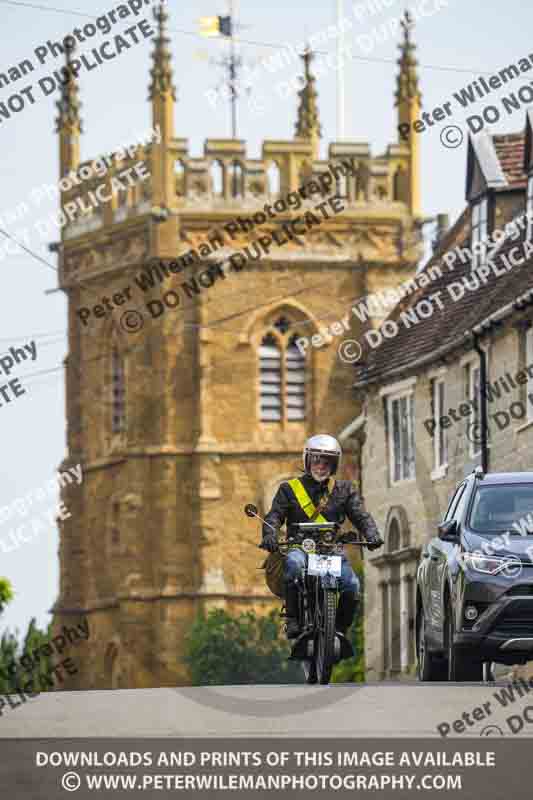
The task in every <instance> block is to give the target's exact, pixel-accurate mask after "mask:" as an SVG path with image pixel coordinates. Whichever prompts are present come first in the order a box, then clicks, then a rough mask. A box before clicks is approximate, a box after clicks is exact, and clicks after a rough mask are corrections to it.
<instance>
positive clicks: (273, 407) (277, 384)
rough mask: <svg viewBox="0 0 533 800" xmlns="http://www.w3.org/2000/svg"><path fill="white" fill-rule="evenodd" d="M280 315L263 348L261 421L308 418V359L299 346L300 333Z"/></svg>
mask: <svg viewBox="0 0 533 800" xmlns="http://www.w3.org/2000/svg"><path fill="white" fill-rule="evenodd" d="M290 329H291V324H290V322H289V321H288V320H287V319H286V318H285V317H279V319H277V320H276V322H275V323H274V325H273V326H272V327H271V329H270V330H269V331H268V333H267V334H266V335H265V336H264V337H263V339H262V341H261V346H260V348H259V381H260V419H261V422H296V421H303V420H305V411H306V408H305V406H306V360H305V356H304V355H302V353H301V352H300V350H299V349H298V347H297V346H296V340H297V339H298V334H296V333H292V332H291V330H290Z"/></svg>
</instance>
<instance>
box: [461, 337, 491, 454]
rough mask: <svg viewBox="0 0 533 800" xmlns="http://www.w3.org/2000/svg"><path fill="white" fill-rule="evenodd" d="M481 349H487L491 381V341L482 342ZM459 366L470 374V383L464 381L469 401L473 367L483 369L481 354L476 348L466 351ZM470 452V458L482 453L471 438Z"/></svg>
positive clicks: (488, 370)
mask: <svg viewBox="0 0 533 800" xmlns="http://www.w3.org/2000/svg"><path fill="white" fill-rule="evenodd" d="M481 349H482V350H484V351H485V355H486V357H487V381H490V346H489V343H488V342H483V343H482V344H481ZM459 367H460V368H461V369H462V370H463V371H466V374H467V375H468V381H469V383H468V385H467V383H466V380H465V381H464V386H465V388H466V395H465V397H464V400H466V402H469V401H470V400H471V397H472V396H473V387H472V375H473V372H472V368H474V369H476V368H477V369H479V370H480V369H481V368H480V364H479V356H478V354H477V353H476V351H475V350H473V351H472V350H471V351H469V352H468V353H465V354H464V355H463V356H461V358H460V359H459ZM480 380H481V372H480ZM467 419H468V418H467ZM468 424H469V423H468V422H467V425H468ZM468 453H469V455H470V458H478V457H479V455H480V454H481V446H480V449H479V450H478V451H476V450H475V445H474V442H473V441H471V440H470V439H469V443H468Z"/></svg>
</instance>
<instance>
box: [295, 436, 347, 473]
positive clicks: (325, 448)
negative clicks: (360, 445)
mask: <svg viewBox="0 0 533 800" xmlns="http://www.w3.org/2000/svg"><path fill="white" fill-rule="evenodd" d="M311 455H320V456H328V457H329V459H330V462H331V474H332V475H335V473H336V472H337V470H338V469H339V467H340V465H341V459H342V449H341V446H340V444H339V443H338V441H337V440H336V439H335V438H334V437H333V436H330V435H329V434H327V433H319V434H318V435H317V436H311V438H310V439H308V440H307V441H306V443H305V444H304V450H303V462H304V470H305V472H307V473H309V474H310V473H311V463H310V460H311V459H310V456H311Z"/></svg>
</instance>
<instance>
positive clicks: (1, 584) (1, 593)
mask: <svg viewBox="0 0 533 800" xmlns="http://www.w3.org/2000/svg"><path fill="white" fill-rule="evenodd" d="M13 597H14V595H13V589H12V588H11V584H10V583H9V581H8V580H7V578H0V614H1V613H2V611H3V610H4V608H5V607H6V606H7V604H8V603H9V601H10V600H12V599H13Z"/></svg>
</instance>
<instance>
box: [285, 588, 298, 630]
mask: <svg viewBox="0 0 533 800" xmlns="http://www.w3.org/2000/svg"><path fill="white" fill-rule="evenodd" d="M285 608H286V613H287V627H286V631H287V639H297V638H298V636H299V635H300V623H299V621H298V590H297V588H296V586H295V585H294V584H289V585H287V586H286V587H285Z"/></svg>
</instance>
